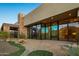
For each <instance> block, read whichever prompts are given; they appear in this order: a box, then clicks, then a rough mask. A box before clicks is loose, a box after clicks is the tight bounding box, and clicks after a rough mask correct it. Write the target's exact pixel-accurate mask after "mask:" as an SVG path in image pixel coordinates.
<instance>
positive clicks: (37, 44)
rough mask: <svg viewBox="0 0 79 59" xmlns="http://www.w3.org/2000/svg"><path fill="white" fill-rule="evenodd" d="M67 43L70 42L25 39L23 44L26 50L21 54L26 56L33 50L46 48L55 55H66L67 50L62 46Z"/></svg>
mask: <svg viewBox="0 0 79 59" xmlns="http://www.w3.org/2000/svg"><path fill="white" fill-rule="evenodd" d="M67 44H70V42H67V41H55V40H34V39H27V40H26V41H25V43H24V44H23V45H24V46H25V48H26V51H25V52H24V53H23V54H22V56H26V55H28V54H29V53H30V52H32V51H35V50H47V51H50V52H52V53H53V54H54V55H55V56H65V55H67V50H66V49H63V48H62V46H63V45H67Z"/></svg>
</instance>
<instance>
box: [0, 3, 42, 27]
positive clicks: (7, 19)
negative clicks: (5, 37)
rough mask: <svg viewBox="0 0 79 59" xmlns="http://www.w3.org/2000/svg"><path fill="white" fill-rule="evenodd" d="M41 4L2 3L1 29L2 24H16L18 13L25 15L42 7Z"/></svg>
mask: <svg viewBox="0 0 79 59" xmlns="http://www.w3.org/2000/svg"><path fill="white" fill-rule="evenodd" d="M40 5H41V4H39V3H0V27H1V25H2V23H11V24H13V23H15V22H17V20H18V13H24V14H25V15H26V14H28V13H29V12H31V11H32V10H34V9H35V8H37V7H38V6H40Z"/></svg>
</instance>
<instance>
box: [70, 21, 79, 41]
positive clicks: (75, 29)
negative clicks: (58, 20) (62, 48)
mask: <svg viewBox="0 0 79 59" xmlns="http://www.w3.org/2000/svg"><path fill="white" fill-rule="evenodd" d="M78 39H79V22H74V23H69V41H78Z"/></svg>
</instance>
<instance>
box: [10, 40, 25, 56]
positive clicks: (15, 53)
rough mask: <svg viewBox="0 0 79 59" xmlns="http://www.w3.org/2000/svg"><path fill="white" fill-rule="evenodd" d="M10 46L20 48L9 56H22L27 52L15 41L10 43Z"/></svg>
mask: <svg viewBox="0 0 79 59" xmlns="http://www.w3.org/2000/svg"><path fill="white" fill-rule="evenodd" d="M9 44H11V45H13V46H16V47H17V48H19V50H18V51H16V52H13V53H10V54H9V56H20V55H21V54H22V53H23V52H24V51H25V47H24V46H22V45H21V44H16V43H15V42H13V41H9Z"/></svg>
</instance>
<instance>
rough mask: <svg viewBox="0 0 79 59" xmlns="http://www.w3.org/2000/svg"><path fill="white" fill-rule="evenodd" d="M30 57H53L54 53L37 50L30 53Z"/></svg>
mask: <svg viewBox="0 0 79 59" xmlns="http://www.w3.org/2000/svg"><path fill="white" fill-rule="evenodd" d="M28 56H53V53H51V52H49V51H45V50H36V51H33V52H31V53H29V54H28Z"/></svg>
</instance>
